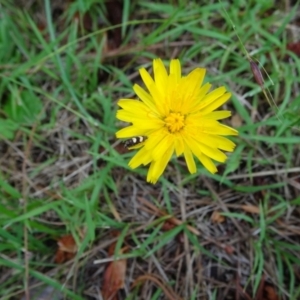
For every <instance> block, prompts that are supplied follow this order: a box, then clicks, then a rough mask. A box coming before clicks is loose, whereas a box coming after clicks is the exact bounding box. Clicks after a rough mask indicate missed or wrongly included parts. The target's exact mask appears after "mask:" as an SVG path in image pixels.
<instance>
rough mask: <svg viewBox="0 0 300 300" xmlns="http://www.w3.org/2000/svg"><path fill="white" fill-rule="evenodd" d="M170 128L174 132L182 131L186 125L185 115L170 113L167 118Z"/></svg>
mask: <svg viewBox="0 0 300 300" xmlns="http://www.w3.org/2000/svg"><path fill="white" fill-rule="evenodd" d="M165 123H166V126H167V128H168V130H169V131H170V132H172V133H174V132H178V131H180V130H181V129H182V128H183V127H184V125H185V124H184V116H183V115H182V114H180V113H170V114H169V115H168V116H167V117H166V118H165Z"/></svg>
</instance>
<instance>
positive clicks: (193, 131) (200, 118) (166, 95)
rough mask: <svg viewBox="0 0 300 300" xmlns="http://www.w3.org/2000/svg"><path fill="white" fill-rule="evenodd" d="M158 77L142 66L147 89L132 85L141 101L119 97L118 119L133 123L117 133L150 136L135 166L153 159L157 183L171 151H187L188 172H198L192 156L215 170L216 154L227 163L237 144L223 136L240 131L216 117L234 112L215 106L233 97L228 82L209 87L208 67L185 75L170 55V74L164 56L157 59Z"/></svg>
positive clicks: (150, 179)
mask: <svg viewBox="0 0 300 300" xmlns="http://www.w3.org/2000/svg"><path fill="white" fill-rule="evenodd" d="M153 72H154V78H152V77H151V76H150V74H149V73H148V72H147V71H146V69H144V68H141V69H140V75H141V77H142V79H143V81H144V83H145V85H146V87H147V89H148V92H147V91H145V90H144V89H143V88H141V87H140V86H139V85H137V84H135V85H134V86H133V89H134V91H135V93H136V94H137V96H138V97H139V98H140V100H141V101H138V100H132V99H120V100H119V102H118V105H119V106H120V107H121V108H122V109H120V110H118V111H117V118H118V119H119V120H122V121H125V122H130V123H132V125H131V126H128V127H126V128H123V129H121V130H119V131H118V132H117V133H116V136H117V138H132V137H136V136H144V137H146V138H147V139H146V140H145V141H144V142H143V143H141V144H138V145H137V146H135V148H140V149H139V151H138V152H137V153H136V155H135V156H134V157H133V158H132V159H131V160H130V162H129V166H130V167H131V168H132V169H134V168H137V167H138V166H140V165H142V164H143V165H148V164H150V168H149V171H148V175H147V181H148V182H152V183H155V182H156V181H157V180H158V178H159V177H160V176H161V175H162V173H163V171H164V170H165V168H166V166H167V164H168V162H169V160H170V159H171V157H172V155H173V154H174V152H175V154H176V156H179V155H182V154H183V155H184V157H185V160H186V163H187V167H188V170H189V171H190V173H195V172H196V171H197V168H196V164H195V160H194V156H195V157H197V158H198V159H199V160H200V162H201V163H202V164H203V165H204V167H205V168H206V169H207V170H208V171H209V172H211V173H215V172H216V171H217V168H216V166H215V164H214V163H213V161H212V159H213V160H215V161H218V162H224V161H225V160H226V158H227V156H226V155H225V154H224V153H223V152H222V151H221V150H224V151H229V152H232V151H233V149H234V147H235V144H234V143H233V142H232V141H230V140H229V139H227V138H225V137H224V136H227V135H238V132H237V131H236V130H235V129H233V128H231V127H228V126H225V125H223V124H220V123H219V122H218V120H221V119H225V118H227V117H229V116H230V115H231V112H230V111H227V110H219V111H215V109H217V108H218V107H220V106H221V105H222V104H223V103H225V102H226V101H227V100H228V99H229V98H230V96H231V94H230V93H228V92H227V91H226V89H225V87H219V88H217V89H216V90H214V91H212V92H209V89H210V87H211V84H209V83H206V84H204V85H202V82H203V79H204V76H205V72H206V69H202V68H197V69H195V70H193V71H192V72H190V73H189V74H188V75H187V76H182V75H181V66H180V62H179V60H178V59H173V60H171V63H170V71H169V74H168V72H167V70H166V68H165V66H164V65H163V62H162V61H161V59H155V60H154V61H153Z"/></svg>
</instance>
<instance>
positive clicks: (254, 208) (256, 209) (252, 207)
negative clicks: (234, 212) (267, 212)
mask: <svg viewBox="0 0 300 300" xmlns="http://www.w3.org/2000/svg"><path fill="white" fill-rule="evenodd" d="M241 208H242V209H243V210H244V211H246V212H249V213H252V214H259V207H258V206H255V205H242V206H241Z"/></svg>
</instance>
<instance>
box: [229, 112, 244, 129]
mask: <svg viewBox="0 0 300 300" xmlns="http://www.w3.org/2000/svg"><path fill="white" fill-rule="evenodd" d="M242 124H243V120H242V118H241V116H240V115H239V114H234V115H233V116H232V118H231V125H232V127H233V128H236V127H240V126H242Z"/></svg>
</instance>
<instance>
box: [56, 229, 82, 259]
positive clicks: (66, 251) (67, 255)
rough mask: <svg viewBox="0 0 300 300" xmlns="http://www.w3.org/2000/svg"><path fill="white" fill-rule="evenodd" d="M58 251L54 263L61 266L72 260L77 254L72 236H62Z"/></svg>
mask: <svg viewBox="0 0 300 300" xmlns="http://www.w3.org/2000/svg"><path fill="white" fill-rule="evenodd" d="M57 244H58V249H57V252H56V254H55V258H54V261H55V262H56V263H57V264H61V263H63V262H65V261H68V260H70V259H72V258H73V257H74V256H75V254H76V252H77V245H76V242H75V240H74V238H73V236H72V235H71V234H68V235H64V236H62V237H61V238H60V239H59V240H58V241H57Z"/></svg>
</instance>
